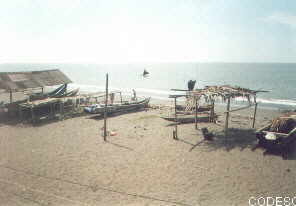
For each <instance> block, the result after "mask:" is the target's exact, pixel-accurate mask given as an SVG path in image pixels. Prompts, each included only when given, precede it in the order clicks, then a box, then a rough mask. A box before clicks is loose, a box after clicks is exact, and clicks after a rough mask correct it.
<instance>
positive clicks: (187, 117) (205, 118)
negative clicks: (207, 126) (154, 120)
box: [160, 113, 217, 123]
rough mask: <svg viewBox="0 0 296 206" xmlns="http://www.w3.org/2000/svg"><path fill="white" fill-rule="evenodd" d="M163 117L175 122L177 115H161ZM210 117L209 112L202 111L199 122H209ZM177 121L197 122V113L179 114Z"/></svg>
mask: <svg viewBox="0 0 296 206" xmlns="http://www.w3.org/2000/svg"><path fill="white" fill-rule="evenodd" d="M160 117H161V118H163V119H165V120H167V121H172V122H175V120H176V119H175V116H160ZM215 118H217V115H215ZM209 121H210V117H209V114H208V113H202V114H198V115H197V122H209ZM177 122H179V123H194V122H195V115H192V114H190V115H178V116H177Z"/></svg>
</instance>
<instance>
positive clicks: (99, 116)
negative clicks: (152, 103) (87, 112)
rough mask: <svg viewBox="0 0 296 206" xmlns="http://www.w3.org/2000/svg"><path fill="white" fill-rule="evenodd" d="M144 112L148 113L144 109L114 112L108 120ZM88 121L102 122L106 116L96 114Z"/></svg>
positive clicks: (109, 115)
mask: <svg viewBox="0 0 296 206" xmlns="http://www.w3.org/2000/svg"><path fill="white" fill-rule="evenodd" d="M143 111H146V109H145V108H144V109H138V110H130V111H120V112H114V113H111V114H108V118H112V117H117V116H120V115H123V114H130V113H137V112H143ZM88 119H94V120H102V119H104V114H94V115H91V116H88Z"/></svg>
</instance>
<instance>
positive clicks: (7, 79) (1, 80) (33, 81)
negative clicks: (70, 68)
mask: <svg viewBox="0 0 296 206" xmlns="http://www.w3.org/2000/svg"><path fill="white" fill-rule="evenodd" d="M71 82H72V81H71V80H70V79H69V78H68V77H67V76H66V75H65V74H64V73H62V72H61V71H60V70H58V69H55V70H46V71H31V72H0V90H2V89H3V90H6V91H24V90H26V89H32V88H40V87H45V86H54V85H59V84H68V83H71Z"/></svg>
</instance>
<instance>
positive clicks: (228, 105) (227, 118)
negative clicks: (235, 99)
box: [224, 97, 230, 138]
mask: <svg viewBox="0 0 296 206" xmlns="http://www.w3.org/2000/svg"><path fill="white" fill-rule="evenodd" d="M229 109H230V97H228V99H227V113H226V120H225V128H224V132H225V138H226V137H227V130H228V120H229V114H230V113H229Z"/></svg>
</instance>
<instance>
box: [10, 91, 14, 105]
mask: <svg viewBox="0 0 296 206" xmlns="http://www.w3.org/2000/svg"><path fill="white" fill-rule="evenodd" d="M9 100H10V103H12V102H13V99H12V91H11V90H10V91H9Z"/></svg>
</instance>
